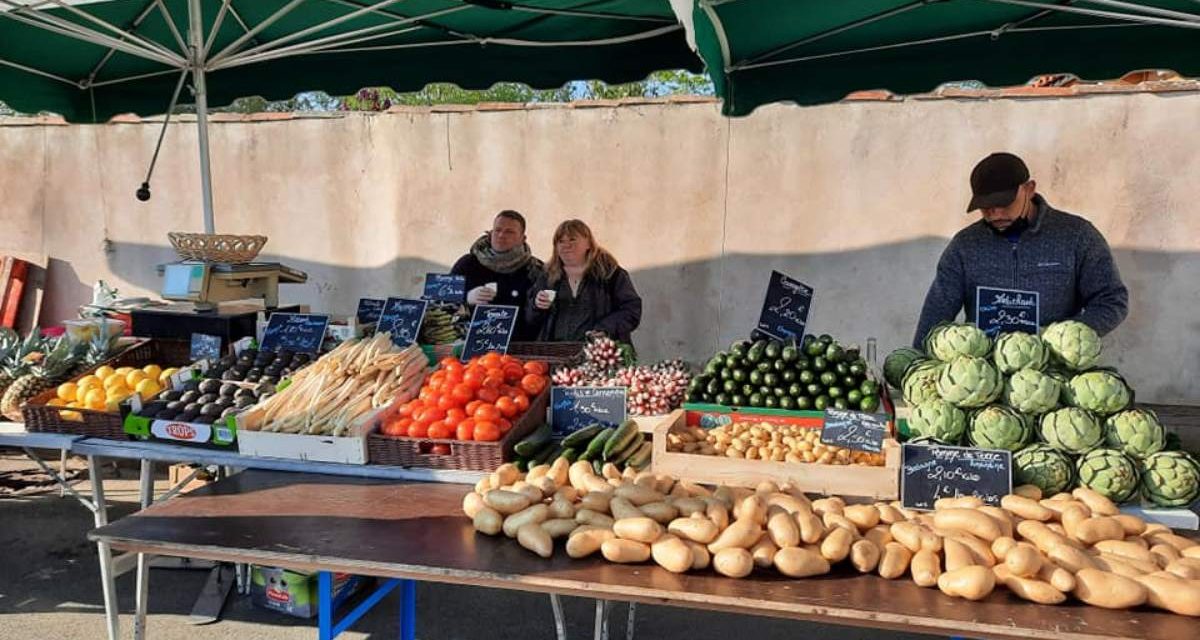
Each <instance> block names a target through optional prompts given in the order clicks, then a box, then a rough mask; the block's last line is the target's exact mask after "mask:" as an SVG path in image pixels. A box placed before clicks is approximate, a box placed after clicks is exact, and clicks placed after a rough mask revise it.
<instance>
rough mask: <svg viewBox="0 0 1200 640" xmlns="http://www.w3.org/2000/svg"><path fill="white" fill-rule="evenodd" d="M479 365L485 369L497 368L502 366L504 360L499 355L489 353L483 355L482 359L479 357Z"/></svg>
mask: <svg viewBox="0 0 1200 640" xmlns="http://www.w3.org/2000/svg"><path fill="white" fill-rule="evenodd" d="M479 364H481V365H483V366H485V367H488V368H491V367H499V366H502V365H503V364H504V358H503V356H501V355H500V354H498V353H496V352H495V351H493V352H491V353H487V354H484V355H483V356H482V357H480V358H479Z"/></svg>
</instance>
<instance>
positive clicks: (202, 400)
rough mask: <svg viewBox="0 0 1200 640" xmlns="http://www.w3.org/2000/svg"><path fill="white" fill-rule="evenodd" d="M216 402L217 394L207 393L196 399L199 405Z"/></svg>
mask: <svg viewBox="0 0 1200 640" xmlns="http://www.w3.org/2000/svg"><path fill="white" fill-rule="evenodd" d="M216 401H217V394H215V393H206V394H204V395H202V396H200V397H198V398H196V403H197V404H209V403H211V402H216Z"/></svg>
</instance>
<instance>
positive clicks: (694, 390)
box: [687, 376, 708, 396]
mask: <svg viewBox="0 0 1200 640" xmlns="http://www.w3.org/2000/svg"><path fill="white" fill-rule="evenodd" d="M706 384H708V381H707V380H705V378H704V376H696V377H695V378H692V381H691V382H689V383H688V389H687V391H688V395H689V396H695V395H696V394H698V393H700V389H702V388H703V387H704V385H706Z"/></svg>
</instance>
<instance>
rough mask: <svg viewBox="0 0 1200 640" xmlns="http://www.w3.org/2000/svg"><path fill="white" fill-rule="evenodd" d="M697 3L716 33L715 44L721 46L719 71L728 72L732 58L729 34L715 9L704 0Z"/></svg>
mask: <svg viewBox="0 0 1200 640" xmlns="http://www.w3.org/2000/svg"><path fill="white" fill-rule="evenodd" d="M699 3H700V8H701V9H703V10H704V15H706V16H708V21H709V22H710V23H712V27H713V32H715V33H716V34H717V44H718V45H719V46H720V47H721V72H722V73H729V72H730V70H731V69H730V64H731V63H732V62H733V60H732V58H731V56H730V53H729V36H727V35H726V34H725V23H723V22H721V17H720V16H718V15H717V10H716V9H714V8H713V6H712V5H711V4H709V3H708V2H706V0H699Z"/></svg>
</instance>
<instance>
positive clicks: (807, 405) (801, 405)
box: [796, 396, 812, 411]
mask: <svg viewBox="0 0 1200 640" xmlns="http://www.w3.org/2000/svg"><path fill="white" fill-rule="evenodd" d="M809 409H812V398H810V397H808V396H797V397H796V410H797V411H808V410H809Z"/></svg>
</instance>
